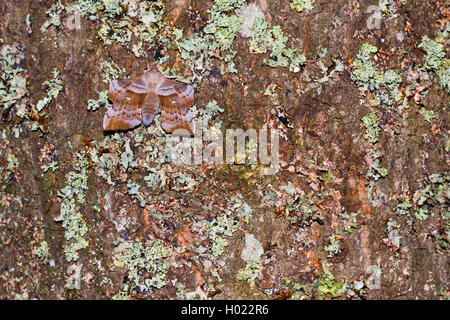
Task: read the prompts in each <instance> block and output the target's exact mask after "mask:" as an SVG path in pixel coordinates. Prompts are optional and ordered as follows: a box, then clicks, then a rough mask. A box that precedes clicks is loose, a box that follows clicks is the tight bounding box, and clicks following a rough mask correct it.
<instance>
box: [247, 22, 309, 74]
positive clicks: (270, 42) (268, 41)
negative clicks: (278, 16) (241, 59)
mask: <svg viewBox="0 0 450 320" xmlns="http://www.w3.org/2000/svg"><path fill="white" fill-rule="evenodd" d="M251 31H252V33H251V39H250V41H249V46H250V51H252V52H254V53H265V52H267V51H269V52H270V58H269V59H264V60H263V63H264V64H267V65H269V66H271V67H274V68H275V67H289V69H290V71H293V72H298V71H300V66H301V65H303V64H305V62H306V58H305V56H304V55H302V54H298V53H297V49H294V48H288V47H287V42H288V37H286V36H285V35H284V33H283V31H282V30H281V27H280V26H274V27H273V28H272V29H269V28H268V24H267V22H266V21H265V20H264V19H262V18H259V17H257V18H256V19H255V22H254V23H253V26H252V28H251Z"/></svg>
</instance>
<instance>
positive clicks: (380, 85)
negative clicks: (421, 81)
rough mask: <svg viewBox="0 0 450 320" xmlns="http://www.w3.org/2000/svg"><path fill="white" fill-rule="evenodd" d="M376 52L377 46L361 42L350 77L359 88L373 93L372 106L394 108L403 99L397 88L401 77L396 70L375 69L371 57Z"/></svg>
mask: <svg viewBox="0 0 450 320" xmlns="http://www.w3.org/2000/svg"><path fill="white" fill-rule="evenodd" d="M376 52H378V48H377V47H375V46H372V45H370V44H369V43H363V44H362V46H361V49H360V51H359V52H358V54H357V55H356V57H355V59H354V60H353V62H352V67H353V72H352V74H351V76H350V78H351V79H352V80H353V81H354V82H355V83H356V84H357V86H358V87H359V88H360V89H362V90H369V91H370V92H373V93H374V99H373V100H371V101H370V104H371V105H372V106H380V107H383V108H388V109H391V108H395V107H397V106H399V105H400V104H401V103H402V102H403V101H404V99H403V98H404V97H403V95H402V94H401V92H400V89H399V84H400V83H401V82H402V78H401V76H400V74H399V73H398V72H397V71H396V70H392V69H389V70H386V71H384V72H382V71H378V70H376V69H375V68H374V66H373V64H372V57H373V54H374V53H376Z"/></svg>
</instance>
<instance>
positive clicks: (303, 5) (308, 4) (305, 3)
mask: <svg viewBox="0 0 450 320" xmlns="http://www.w3.org/2000/svg"><path fill="white" fill-rule="evenodd" d="M314 2H315V0H291V4H290V5H291V9H294V10H297V11H298V12H302V11H303V10H306V11H310V10H312V9H313V8H314Z"/></svg>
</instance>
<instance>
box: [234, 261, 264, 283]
mask: <svg viewBox="0 0 450 320" xmlns="http://www.w3.org/2000/svg"><path fill="white" fill-rule="evenodd" d="M261 270H262V266H261V264H260V263H257V262H256V261H253V260H249V261H247V263H246V265H245V267H244V268H242V269H240V270H239V271H238V273H237V275H236V278H237V279H238V280H243V281H246V282H248V283H253V282H254V281H255V279H256V278H258V276H259V274H260V273H261Z"/></svg>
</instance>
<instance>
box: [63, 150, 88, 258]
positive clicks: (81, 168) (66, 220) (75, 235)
mask: <svg viewBox="0 0 450 320" xmlns="http://www.w3.org/2000/svg"><path fill="white" fill-rule="evenodd" d="M77 157H78V161H77V162H76V164H75V165H74V171H70V172H69V173H68V174H67V175H66V186H65V187H64V188H63V189H61V190H60V191H59V192H58V196H59V197H60V198H61V199H62V203H61V210H60V214H59V216H58V217H56V218H55V221H56V222H62V227H63V228H64V238H65V239H66V240H67V243H66V245H65V247H64V253H65V255H66V259H67V261H77V260H78V258H79V255H78V253H77V251H78V250H81V249H83V248H86V247H87V246H88V242H87V240H86V239H85V238H84V235H85V234H86V233H87V231H88V226H87V223H86V221H85V220H84V219H83V215H82V213H81V212H80V207H81V206H82V205H83V204H84V202H85V200H86V199H85V192H86V190H87V189H88V173H87V164H88V159H87V158H86V157H85V156H84V155H83V154H81V153H77Z"/></svg>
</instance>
